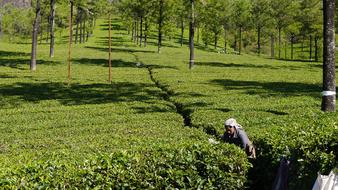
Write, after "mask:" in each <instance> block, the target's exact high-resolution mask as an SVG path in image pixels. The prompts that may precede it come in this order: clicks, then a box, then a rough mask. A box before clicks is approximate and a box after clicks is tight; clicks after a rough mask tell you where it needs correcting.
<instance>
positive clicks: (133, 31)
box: [131, 21, 135, 41]
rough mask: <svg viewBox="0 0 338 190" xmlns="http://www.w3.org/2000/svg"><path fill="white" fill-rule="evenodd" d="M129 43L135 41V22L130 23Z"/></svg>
mask: <svg viewBox="0 0 338 190" xmlns="http://www.w3.org/2000/svg"><path fill="white" fill-rule="evenodd" d="M131 41H135V22H134V21H132V25H131Z"/></svg>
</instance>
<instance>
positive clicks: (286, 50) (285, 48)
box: [284, 39, 288, 60]
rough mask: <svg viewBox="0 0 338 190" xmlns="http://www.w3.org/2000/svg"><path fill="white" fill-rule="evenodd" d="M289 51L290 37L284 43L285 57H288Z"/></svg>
mask: <svg viewBox="0 0 338 190" xmlns="http://www.w3.org/2000/svg"><path fill="white" fill-rule="evenodd" d="M287 53H288V39H286V40H285V44H284V59H285V60H286V59H287Z"/></svg>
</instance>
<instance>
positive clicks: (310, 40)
mask: <svg viewBox="0 0 338 190" xmlns="http://www.w3.org/2000/svg"><path fill="white" fill-rule="evenodd" d="M310 61H312V35H310Z"/></svg>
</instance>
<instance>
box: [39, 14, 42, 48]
mask: <svg viewBox="0 0 338 190" xmlns="http://www.w3.org/2000/svg"><path fill="white" fill-rule="evenodd" d="M41 23H42V16H40V27H39V28H40V45H41V44H42V40H43V28H42V24H41Z"/></svg>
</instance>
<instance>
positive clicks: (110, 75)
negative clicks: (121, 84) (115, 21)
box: [109, 13, 112, 83]
mask: <svg viewBox="0 0 338 190" xmlns="http://www.w3.org/2000/svg"><path fill="white" fill-rule="evenodd" d="M111 66H112V65H111V14H110V13H109V83H111V82H112V74H111Z"/></svg>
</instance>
